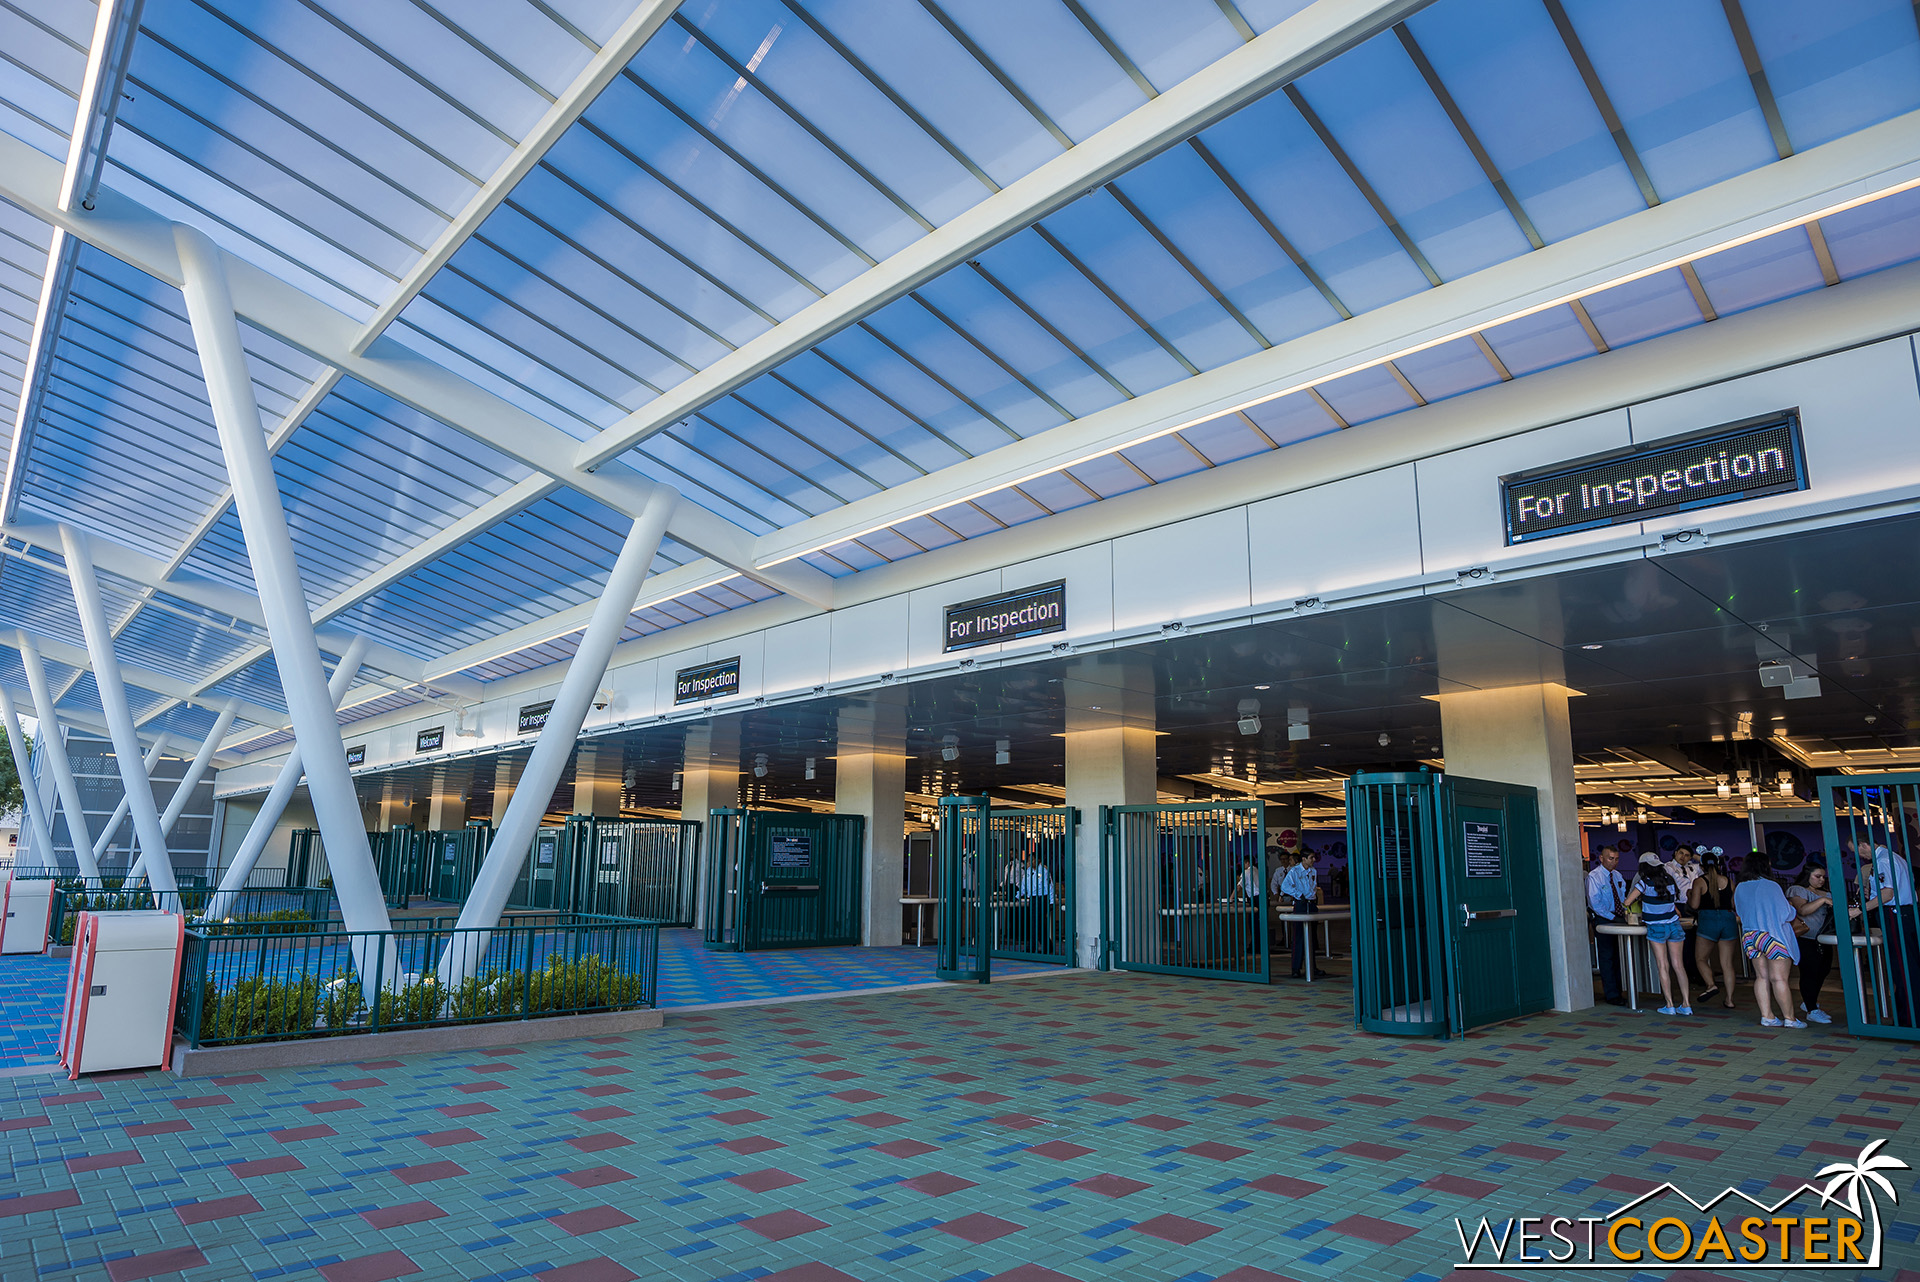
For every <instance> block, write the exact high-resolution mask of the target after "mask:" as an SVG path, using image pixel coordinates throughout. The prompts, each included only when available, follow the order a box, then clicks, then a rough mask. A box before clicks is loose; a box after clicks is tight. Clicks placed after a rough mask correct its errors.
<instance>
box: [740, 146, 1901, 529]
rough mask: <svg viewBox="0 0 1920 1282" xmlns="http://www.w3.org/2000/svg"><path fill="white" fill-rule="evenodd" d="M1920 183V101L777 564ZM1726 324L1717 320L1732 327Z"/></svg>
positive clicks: (920, 494) (918, 500)
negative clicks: (1918, 107) (1917, 107)
mask: <svg viewBox="0 0 1920 1282" xmlns="http://www.w3.org/2000/svg"><path fill="white" fill-rule="evenodd" d="M1915 185H1920V112H1909V113H1908V114H1906V115H1904V116H1898V117H1895V118H1894V119H1892V120H1888V121H1885V122H1883V123H1881V124H1878V125H1874V126H1872V127H1870V128H1867V129H1863V130H1861V131H1860V132H1858V133H1854V134H1849V135H1847V136H1846V137H1843V138H1840V139H1837V140H1835V141H1833V142H1830V143H1826V144H1824V145H1822V146H1819V147H1815V148H1813V149H1811V150H1808V151H1803V152H1801V153H1799V154H1798V155H1796V156H1793V157H1790V158H1789V159H1786V160H1782V161H1777V162H1775V163H1774V164H1771V165H1767V166H1765V167H1764V168H1761V169H1756V170H1751V171H1749V172H1747V173H1744V174H1741V175H1738V176H1737V177H1734V178H1729V179H1727V180H1725V181H1723V182H1720V183H1717V184H1715V185H1714V186H1711V187H1706V188H1703V189H1701V190H1699V191H1696V192H1692V193H1690V194H1688V195H1685V196H1680V197H1677V198H1676V199H1674V200H1670V201H1667V202H1666V203H1664V204H1661V205H1657V206H1655V207H1653V208H1651V209H1647V210H1643V211H1641V212H1639V213H1634V214H1630V215H1628V216H1627V217H1625V218H1621V219H1617V220H1616V221H1614V222H1611V223H1607V224H1605V225H1604V226H1601V227H1597V228H1595V229H1594V230H1592V231H1588V232H1583V233H1581V234H1580V235H1578V236H1572V237H1569V238H1568V239H1566V240H1564V241H1560V242H1558V243H1556V244H1552V245H1548V246H1547V247H1546V248H1544V249H1537V250H1534V251H1533V252H1532V253H1529V254H1525V255H1523V256H1521V257H1519V258H1513V259H1509V260H1508V261H1506V262H1504V263H1500V264H1497V265H1495V266H1493V267H1489V268H1486V269H1484V270H1482V271H1479V272H1476V273H1474V274H1473V275H1471V276H1466V277H1462V278H1460V279H1459V280H1455V281H1450V282H1448V283H1447V284H1444V285H1440V286H1438V287H1436V288H1433V289H1429V290H1426V291H1425V292H1423V293H1419V294H1415V295H1413V296H1412V297H1409V298H1405V299H1402V300H1400V301H1399V302H1396V303H1390V304H1388V305H1386V306H1384V307H1380V308H1377V309H1375V310H1374V311H1371V312H1367V313H1364V314H1362V315H1360V316H1357V317H1355V318H1354V319H1352V320H1349V321H1343V322H1341V323H1340V324H1337V325H1332V326H1329V327H1327V328H1325V329H1321V330H1316V331H1314V332H1313V333H1310V334H1306V335H1303V336H1302V337H1300V338H1296V339H1294V340H1292V341H1290V342H1286V343H1281V344H1279V345H1278V346H1276V347H1273V348H1270V349H1268V350H1266V351H1263V352H1258V353H1255V354H1254V355H1252V356H1247V357H1243V358H1242V359H1240V360H1238V361H1234V362H1233V363H1231V364H1228V365H1224V366H1221V367H1220V368H1218V369H1214V370H1209V371H1207V372H1206V373H1203V374H1199V375H1197V376H1195V377H1192V378H1188V379H1184V380H1182V381H1181V382H1178V383H1174V384H1172V385H1170V386H1168V387H1165V388H1162V389H1160V390H1158V391H1155V392H1149V393H1147V394H1145V395H1143V396H1139V397H1136V398H1135V399H1133V400H1130V401H1123V402H1121V403H1120V404H1118V405H1115V406H1112V407H1110V408H1108V409H1104V410H1100V411H1097V412H1095V413H1092V414H1089V415H1087V416H1086V417H1084V418H1081V419H1077V420H1075V421H1074V422H1071V423H1066V424H1063V425H1062V426H1059V427H1056V428H1053V429H1051V430H1050V431H1046V432H1042V433H1039V434H1038V435H1036V436H1032V437H1028V438H1027V439H1026V440H1023V441H1017V442H1012V443H1009V444H1007V445H1004V446H1001V447H1000V448H998V449H996V450H993V451H992V452H990V453H987V454H982V455H980V456H979V457H977V458H972V459H967V460H964V461H962V462H959V463H956V464H954V465H953V466H951V467H947V468H943V469H941V470H940V471H938V472H935V473H932V474H931V475H928V476H922V477H916V478H914V479H913V480H910V481H906V482H904V483H902V484H900V485H896V486H893V487H892V488H890V489H887V490H885V491H883V492H881V493H878V494H875V495H872V496H870V497H867V498H863V499H859V500H856V501H855V502H853V503H849V504H847V505H846V506H844V507H839V508H835V509H833V510H832V511H830V512H827V513H824V514H822V515H820V516H816V517H812V518H810V519H808V520H805V521H801V522H798V523H796V524H794V525H790V526H787V527H786V528H785V529H782V530H780V531H778V532H776V533H774V534H769V535H766V536H764V537H763V538H761V539H760V540H759V541H758V560H759V562H760V564H761V565H762V566H768V565H774V564H778V563H780V562H784V561H788V560H790V559H792V558H794V557H798V556H802V555H805V554H806V553H808V552H810V551H814V550H817V549H819V548H823V547H831V546H833V545H834V544H836V543H840V542H843V541H845V540H847V539H851V538H857V537H859V536H861V535H863V534H868V533H872V532H873V531H876V530H881V529H885V528H886V527H887V526H890V525H894V524H897V523H899V522H902V521H906V520H910V519H912V518H914V517H917V516H921V515H924V514H926V513H929V512H937V511H939V510H941V509H942V508H945V507H949V506H951V505H953V504H955V503H961V502H965V501H967V500H968V499H973V498H979V497H981V496H984V495H987V494H992V493H994V492H996V491H999V490H1003V489H1005V488H1007V487H1008V486H1011V485H1018V484H1021V483H1023V482H1025V481H1029V480H1033V479H1035V478H1037V477H1041V476H1046V475H1049V474H1051V473H1054V472H1057V471H1059V470H1061V469H1062V468H1067V467H1072V466H1075V465H1076V464H1079V463H1084V462H1088V461H1090V460H1092V459H1096V458H1100V457H1103V456H1105V455H1107V454H1111V453H1113V452H1114V451H1115V450H1119V449H1124V448H1126V447H1128V446H1131V445H1135V444H1139V443H1141V442H1144V441H1149V440H1153V439H1156V438H1158V437H1161V436H1166V435H1168V434H1170V433H1172V432H1175V431H1178V430H1180V429H1181V428H1183V427H1190V426H1192V425H1194V424H1196V423H1200V422H1204V421H1206V420H1207V419H1210V418H1215V417H1218V416H1219V415H1222V414H1228V413H1232V412H1234V411H1236V410H1241V409H1245V408H1247V407H1248V406H1251V405H1257V404H1259V403H1261V402H1263V401H1267V400H1272V399H1274V398H1276V397H1280V396H1285V395H1289V394H1291V393H1293V392H1297V391H1302V390H1304V389H1306V388H1309V387H1312V386H1313V385H1314V384H1316V383H1320V382H1324V381H1326V380H1328V379H1331V378H1337V377H1340V376H1341V375H1344V374H1348V373H1352V372H1355V371H1358V370H1363V369H1368V368H1372V367H1376V366H1379V365H1381V364H1384V363H1385V362H1386V361H1388V360H1392V359H1395V358H1398V357H1401V356H1405V355H1408V354H1410V353H1412V352H1417V351H1421V350H1424V349H1426V348H1429V347H1433V346H1436V345H1438V344H1440V343H1444V342H1448V341H1451V340H1453V339H1457V338H1461V337H1465V336H1468V335H1471V334H1474V333H1476V332H1478V331H1480V330H1483V329H1486V328H1487V327H1489V326H1492V325H1496V324H1499V323H1501V322H1503V321H1508V320H1513V319H1515V318H1518V317H1521V316H1525V315H1529V314H1531V313H1534V312H1538V311H1543V310H1545V309H1547V308H1549V307H1554V306H1558V305H1561V304H1564V303H1566V302H1568V301H1569V300H1571V299H1575V298H1578V297H1580V296H1582V295H1584V294H1589V293H1592V292H1594V291H1596V290H1600V289H1605V288H1608V287H1610V286H1613V285H1617V284H1622V283H1625V282H1627V281H1631V280H1635V279H1639V278H1641V277H1644V276H1648V275H1651V274H1653V273H1654V272H1658V271H1663V270H1667V269H1669V268H1672V267H1674V266H1677V265H1679V264H1681V263H1684V262H1687V261H1690V260H1691V259H1694V258H1697V257H1700V256H1702V255H1705V254H1709V253H1713V252H1716V251H1718V250H1722V249H1726V248H1730V247H1732V246H1735V245H1738V244H1742V243H1745V242H1747V241H1751V240H1756V239H1759V238H1760V237H1763V236H1766V235H1770V234H1772V233H1774V232H1777V231H1780V230H1783V229H1786V228H1789V227H1794V226H1798V225H1800V224H1803V223H1805V222H1808V221H1810V220H1812V219H1815V218H1821V217H1825V216H1827V215H1829V214H1832V213H1835V212H1837V211H1839V210H1841V209H1846V208H1850V207H1852V206H1854V205H1857V204H1862V203H1865V202H1867V201H1870V200H1874V199H1878V198H1881V197H1883V196H1886V195H1890V194H1892V193H1895V192H1898V191H1902V190H1905V189H1906V188H1909V187H1912V186H1915ZM1716 323H1717V322H1716Z"/></svg>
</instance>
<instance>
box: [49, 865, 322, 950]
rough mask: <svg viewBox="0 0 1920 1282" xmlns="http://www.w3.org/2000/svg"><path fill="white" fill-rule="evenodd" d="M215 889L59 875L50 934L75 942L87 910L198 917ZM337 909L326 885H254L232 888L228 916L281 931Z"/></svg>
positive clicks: (317, 923)
mask: <svg viewBox="0 0 1920 1282" xmlns="http://www.w3.org/2000/svg"><path fill="white" fill-rule="evenodd" d="M214 893H215V892H213V891H211V890H205V889H198V888H182V889H179V890H154V889H152V888H150V887H146V886H133V887H129V886H127V885H125V884H124V879H123V878H119V877H104V878H84V877H61V878H59V879H58V880H57V882H56V884H55V886H54V891H53V904H52V907H51V909H50V910H49V913H48V918H47V938H48V939H51V940H52V941H53V942H54V943H56V944H71V943H72V942H73V933H74V922H75V919H76V918H77V917H78V916H79V914H80V913H83V912H125V911H128V910H135V911H150V910H155V909H158V910H160V911H162V912H170V913H184V914H185V915H186V916H187V917H188V918H189V919H194V918H197V917H199V915H200V914H201V913H202V912H204V911H205V910H206V908H207V906H208V904H209V903H210V902H211V901H212V899H213V897H214ZM333 909H334V899H333V891H332V890H330V889H327V888H325V887H321V886H291V887H250V888H248V889H245V890H240V891H236V892H234V894H233V898H232V901H231V903H230V915H229V916H228V918H227V920H228V921H230V922H233V923H236V924H238V925H240V926H242V927H243V928H251V929H256V930H273V931H278V932H285V931H289V930H292V929H294V928H296V927H299V928H302V929H304V928H307V927H315V928H324V927H325V925H326V923H327V921H328V919H329V917H330V916H331V914H332V912H333Z"/></svg>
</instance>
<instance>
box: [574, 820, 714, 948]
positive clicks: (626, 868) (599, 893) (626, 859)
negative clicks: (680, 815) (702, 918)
mask: <svg viewBox="0 0 1920 1282" xmlns="http://www.w3.org/2000/svg"><path fill="white" fill-rule="evenodd" d="M592 850H593V870H592V872H591V874H590V875H589V878H588V880H587V882H586V884H585V886H584V887H583V892H584V893H583V894H582V895H581V896H580V898H581V902H580V903H579V905H578V908H579V910H580V911H582V912H593V913H600V914H603V915H610V916H616V917H646V918H651V919H652V920H655V921H659V922H661V923H663V924H666V925H669V926H690V925H692V924H693V912H694V877H695V875H696V872H697V861H698V858H699V853H700V825H699V824H698V823H697V822H694V821H691V820H673V819H639V820H619V821H610V820H605V819H600V820H595V821H594V824H593V835H592Z"/></svg>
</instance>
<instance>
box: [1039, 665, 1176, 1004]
mask: <svg viewBox="0 0 1920 1282" xmlns="http://www.w3.org/2000/svg"><path fill="white" fill-rule="evenodd" d="M1061 685H1062V687H1063V693H1064V697H1065V701H1066V735H1065V743H1066V754H1067V762H1066V764H1067V799H1066V802H1067V804H1068V805H1069V806H1073V807H1075V808H1077V809H1078V810H1079V811H1080V832H1079V836H1078V838H1077V839H1076V841H1075V843H1074V859H1073V877H1074V893H1075V898H1076V899H1077V900H1078V902H1077V903H1076V904H1075V905H1074V931H1075V934H1076V935H1077V936H1078V947H1077V948H1076V950H1075V964H1076V965H1079V966H1097V965H1099V963H1100V950H1101V946H1102V940H1101V932H1102V922H1101V920H1100V871H1101V870H1100V807H1102V806H1143V805H1151V804H1152V803H1153V800H1154V781H1155V780H1156V778H1157V777H1158V774H1159V772H1158V770H1157V768H1156V766H1155V755H1156V751H1157V736H1156V735H1155V733H1154V729H1155V722H1156V717H1155V713H1154V705H1153V667H1152V665H1151V664H1149V663H1147V662H1145V661H1143V660H1141V659H1138V658H1135V657H1133V656H1129V655H1124V654H1118V655H1100V656H1097V657H1094V658H1089V659H1085V660H1082V661H1080V662H1078V663H1076V664H1074V665H1073V667H1072V668H1070V669H1069V670H1068V673H1067V675H1066V676H1065V677H1063V678H1062V680H1061Z"/></svg>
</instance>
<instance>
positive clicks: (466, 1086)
mask: <svg viewBox="0 0 1920 1282" xmlns="http://www.w3.org/2000/svg"><path fill="white" fill-rule="evenodd" d="M453 1089H454V1090H456V1091H459V1092H460V1093H461V1094H462V1095H479V1094H481V1093H482V1092H485V1091H504V1090H506V1089H507V1084H506V1083H505V1082H462V1083H460V1084H459V1085H457V1086H455V1087H454V1088H453ZM624 1089H626V1088H625V1087H615V1088H607V1087H602V1086H590V1087H588V1088H587V1092H586V1093H587V1094H589V1095H611V1094H613V1093H614V1091H615V1090H624Z"/></svg>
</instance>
